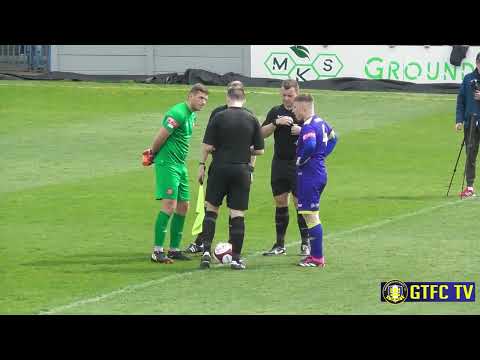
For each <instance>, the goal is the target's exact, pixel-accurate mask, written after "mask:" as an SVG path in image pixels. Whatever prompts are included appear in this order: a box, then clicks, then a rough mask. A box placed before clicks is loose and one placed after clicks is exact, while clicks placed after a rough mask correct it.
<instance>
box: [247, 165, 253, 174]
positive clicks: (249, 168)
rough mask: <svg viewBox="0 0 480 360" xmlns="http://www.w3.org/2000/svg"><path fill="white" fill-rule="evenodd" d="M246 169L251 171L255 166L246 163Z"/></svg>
mask: <svg viewBox="0 0 480 360" xmlns="http://www.w3.org/2000/svg"><path fill="white" fill-rule="evenodd" d="M248 170H250V172H252V173H253V171H254V170H255V167H254V166H252V165H250V164H248Z"/></svg>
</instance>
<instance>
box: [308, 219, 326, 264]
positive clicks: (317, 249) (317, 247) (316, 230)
mask: <svg viewBox="0 0 480 360" xmlns="http://www.w3.org/2000/svg"><path fill="white" fill-rule="evenodd" d="M308 233H309V234H310V247H311V249H310V255H311V256H313V257H316V258H321V257H322V256H323V251H322V240H323V239H322V238H323V228H322V224H318V225H315V226H314V227H313V228H310V229H308Z"/></svg>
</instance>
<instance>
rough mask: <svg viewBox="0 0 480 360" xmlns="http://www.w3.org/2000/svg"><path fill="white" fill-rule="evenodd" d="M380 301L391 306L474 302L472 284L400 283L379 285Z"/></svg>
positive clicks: (473, 284)
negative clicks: (405, 303) (408, 303)
mask: <svg viewBox="0 0 480 360" xmlns="http://www.w3.org/2000/svg"><path fill="white" fill-rule="evenodd" d="M380 292H381V300H382V301H383V302H385V301H386V302H389V303H391V304H401V303H403V302H474V301H475V283H473V282H402V281H399V280H391V281H389V282H386V283H385V282H382V283H381V284H380Z"/></svg>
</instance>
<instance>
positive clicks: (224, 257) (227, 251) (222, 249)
mask: <svg viewBox="0 0 480 360" xmlns="http://www.w3.org/2000/svg"><path fill="white" fill-rule="evenodd" d="M213 254H214V255H215V257H216V258H217V260H218V261H220V263H222V264H229V263H231V262H232V244H230V243H219V244H217V246H216V247H215V251H214V252H213Z"/></svg>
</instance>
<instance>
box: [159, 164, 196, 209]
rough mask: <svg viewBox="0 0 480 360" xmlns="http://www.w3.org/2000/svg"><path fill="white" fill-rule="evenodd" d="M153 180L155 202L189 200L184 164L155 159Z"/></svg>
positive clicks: (186, 173)
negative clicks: (154, 179) (154, 180)
mask: <svg viewBox="0 0 480 360" xmlns="http://www.w3.org/2000/svg"><path fill="white" fill-rule="evenodd" d="M155 178H156V191H155V198H156V199H157V200H161V199H172V200H178V201H189V200H190V188H189V186H188V171H187V167H186V166H185V165H184V164H173V163H167V162H165V161H164V160H160V159H157V160H156V161H155Z"/></svg>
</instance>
